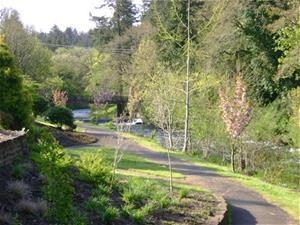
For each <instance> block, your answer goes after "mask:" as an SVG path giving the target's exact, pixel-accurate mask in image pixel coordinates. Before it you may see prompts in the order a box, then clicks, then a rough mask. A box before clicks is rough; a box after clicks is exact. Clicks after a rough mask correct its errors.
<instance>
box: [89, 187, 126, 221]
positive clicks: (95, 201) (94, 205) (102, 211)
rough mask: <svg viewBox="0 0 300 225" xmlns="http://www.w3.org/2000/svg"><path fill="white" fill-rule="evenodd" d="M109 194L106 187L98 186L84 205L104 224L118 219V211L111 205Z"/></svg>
mask: <svg viewBox="0 0 300 225" xmlns="http://www.w3.org/2000/svg"><path fill="white" fill-rule="evenodd" d="M110 194H111V191H110V189H109V188H108V187H106V186H102V185H98V187H97V188H96V189H94V191H93V193H92V196H91V197H90V198H89V200H88V201H87V203H86V208H87V209H88V210H89V211H93V212H96V213H97V214H98V215H100V217H101V218H102V220H103V221H104V222H105V223H111V222H112V221H114V220H116V219H118V218H119V217H120V211H119V209H118V208H116V207H114V206H113V205H112V202H111V199H110Z"/></svg>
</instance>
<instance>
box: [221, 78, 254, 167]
mask: <svg viewBox="0 0 300 225" xmlns="http://www.w3.org/2000/svg"><path fill="white" fill-rule="evenodd" d="M219 96H220V100H221V101H220V108H221V110H222V116H223V120H224V122H225V124H226V131H227V132H228V134H229V135H230V138H231V140H232V144H231V168H232V171H233V172H235V162H234V158H235V153H236V150H237V146H236V143H237V140H239V139H240V137H241V134H242V132H243V131H244V129H245V128H246V126H247V125H248V123H249V121H250V119H251V111H252V110H251V107H250V104H249V101H248V99H247V88H246V85H245V83H244V81H243V80H242V77H241V76H240V75H238V76H237V77H236V84H235V93H234V96H232V97H230V96H228V95H226V93H225V91H224V89H220V90H219Z"/></svg>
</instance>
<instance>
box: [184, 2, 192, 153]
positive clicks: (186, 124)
mask: <svg viewBox="0 0 300 225" xmlns="http://www.w3.org/2000/svg"><path fill="white" fill-rule="evenodd" d="M187 11H188V18H187V19H188V25H187V36H188V39H187V59H186V81H185V120H184V140H183V148H182V151H183V152H186V151H187V149H188V141H189V119H190V118H189V117H190V115H189V114H190V83H189V82H190V81H189V79H190V0H188V9H187Z"/></svg>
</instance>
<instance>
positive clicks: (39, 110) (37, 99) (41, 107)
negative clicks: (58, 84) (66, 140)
mask: <svg viewBox="0 0 300 225" xmlns="http://www.w3.org/2000/svg"><path fill="white" fill-rule="evenodd" d="M48 109H49V102H48V101H47V99H46V98H44V97H42V96H40V95H36V96H34V98H33V106H32V111H33V114H34V116H37V115H40V116H42V115H43V114H44V113H45V112H46V111H47V110H48Z"/></svg>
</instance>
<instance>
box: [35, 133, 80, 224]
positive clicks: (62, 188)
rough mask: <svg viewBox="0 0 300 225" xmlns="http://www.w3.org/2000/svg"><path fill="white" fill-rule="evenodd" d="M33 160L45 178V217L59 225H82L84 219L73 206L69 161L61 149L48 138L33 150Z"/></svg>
mask: <svg viewBox="0 0 300 225" xmlns="http://www.w3.org/2000/svg"><path fill="white" fill-rule="evenodd" d="M33 150H34V152H33V153H32V158H33V160H34V161H35V162H36V163H37V165H38V167H39V169H40V171H41V173H42V174H43V175H44V176H46V181H47V182H46V184H45V186H44V187H43V192H44V198H45V199H46V200H47V202H48V204H49V210H48V214H47V216H48V217H49V219H50V221H53V222H56V223H59V224H60V225H69V224H74V225H79V224H80V225H82V224H85V223H84V217H83V216H82V215H81V214H80V213H78V212H77V211H76V209H75V208H74V206H73V199H74V188H73V178H72V176H71V174H70V167H71V165H72V164H71V163H72V161H71V159H70V158H69V157H68V156H66V154H65V153H64V151H63V149H62V147H60V146H59V145H58V144H57V143H56V142H53V141H51V139H49V138H48V141H46V140H40V141H39V142H38V144H36V145H35V146H34V148H33Z"/></svg>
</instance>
